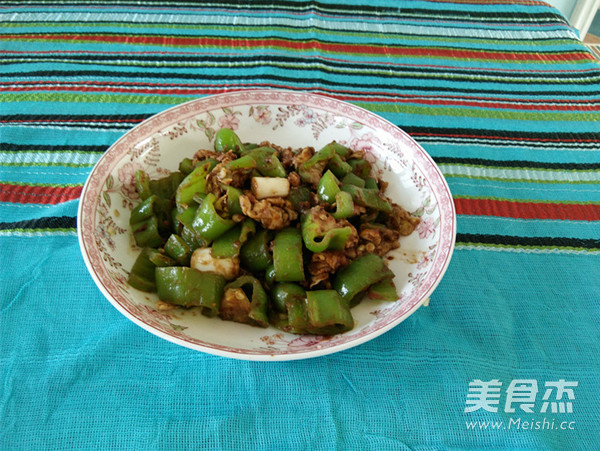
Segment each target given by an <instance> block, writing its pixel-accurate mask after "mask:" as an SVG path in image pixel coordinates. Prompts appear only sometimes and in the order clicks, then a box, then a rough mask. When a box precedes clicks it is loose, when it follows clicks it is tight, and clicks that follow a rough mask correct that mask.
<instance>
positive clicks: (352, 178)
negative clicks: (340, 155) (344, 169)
mask: <svg viewBox="0 0 600 451" xmlns="http://www.w3.org/2000/svg"><path fill="white" fill-rule="evenodd" d="M342 185H356V186H358V187H360V188H364V187H365V181H364V180H363V179H361V178H360V177H359V176H358V175H356V174H354V173H352V172H350V173H349V174H346V175H345V176H344V178H343V179H342Z"/></svg>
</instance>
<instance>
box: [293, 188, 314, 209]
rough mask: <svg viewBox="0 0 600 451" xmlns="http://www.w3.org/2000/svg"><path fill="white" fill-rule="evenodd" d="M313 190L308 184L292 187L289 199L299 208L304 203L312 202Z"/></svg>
mask: <svg viewBox="0 0 600 451" xmlns="http://www.w3.org/2000/svg"><path fill="white" fill-rule="evenodd" d="M310 193H311V191H310V190H309V189H308V188H307V187H306V186H303V185H302V186H297V187H294V188H291V189H290V194H289V196H288V200H289V201H290V202H291V203H292V205H293V206H294V208H295V209H296V210H299V209H300V207H301V206H302V204H306V203H307V202H308V203H310Z"/></svg>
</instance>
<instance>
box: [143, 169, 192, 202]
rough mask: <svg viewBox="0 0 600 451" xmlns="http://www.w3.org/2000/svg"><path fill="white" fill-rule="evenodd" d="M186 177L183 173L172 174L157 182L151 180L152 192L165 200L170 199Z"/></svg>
mask: <svg viewBox="0 0 600 451" xmlns="http://www.w3.org/2000/svg"><path fill="white" fill-rule="evenodd" d="M184 178H185V175H184V174H183V173H182V172H179V171H176V172H171V173H170V174H169V175H167V176H166V177H162V178H160V179H157V180H150V183H149V185H150V191H151V192H152V194H156V195H157V196H158V197H162V198H163V199H170V198H171V197H172V196H173V194H175V191H176V190H177V187H178V186H179V184H180V183H181V182H182V181H183V179H184Z"/></svg>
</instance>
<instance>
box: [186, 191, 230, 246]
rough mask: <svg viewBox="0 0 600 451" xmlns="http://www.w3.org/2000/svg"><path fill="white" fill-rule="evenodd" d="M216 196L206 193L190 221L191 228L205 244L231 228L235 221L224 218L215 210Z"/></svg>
mask: <svg viewBox="0 0 600 451" xmlns="http://www.w3.org/2000/svg"><path fill="white" fill-rule="evenodd" d="M215 201H216V197H215V195H214V194H212V193H210V194H207V195H206V197H205V198H204V200H203V201H202V204H201V205H200V207H198V211H196V214H195V216H194V221H193V222H192V229H193V230H194V231H195V232H196V233H197V234H198V235H199V236H200V238H202V239H203V240H204V241H205V242H206V243H207V244H208V243H211V242H212V241H214V240H215V239H216V238H218V237H219V236H221V235H222V234H223V233H225V232H227V231H228V230H229V229H231V228H232V227H233V226H234V225H235V222H234V221H232V220H231V219H224V218H222V217H221V216H219V214H218V213H217V212H216V211H215V205H214V203H215Z"/></svg>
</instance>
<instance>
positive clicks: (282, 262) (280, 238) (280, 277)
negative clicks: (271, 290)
mask: <svg viewBox="0 0 600 451" xmlns="http://www.w3.org/2000/svg"><path fill="white" fill-rule="evenodd" d="M273 265H274V267H275V280H276V281H277V282H302V281H303V280H304V266H303V260H302V235H301V233H300V230H298V229H296V228H293V227H287V228H285V229H282V230H280V231H279V232H277V234H276V235H275V239H274V240H273Z"/></svg>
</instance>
